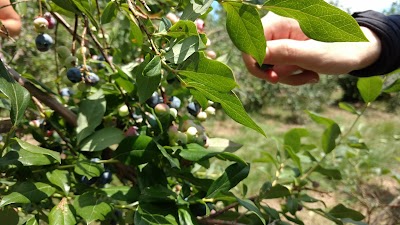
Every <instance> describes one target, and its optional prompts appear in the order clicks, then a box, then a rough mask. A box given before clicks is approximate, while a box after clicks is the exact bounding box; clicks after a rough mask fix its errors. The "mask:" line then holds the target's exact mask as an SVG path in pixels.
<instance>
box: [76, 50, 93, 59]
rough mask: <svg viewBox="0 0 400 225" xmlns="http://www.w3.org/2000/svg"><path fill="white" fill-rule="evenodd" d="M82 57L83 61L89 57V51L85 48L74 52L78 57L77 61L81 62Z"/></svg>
mask: <svg viewBox="0 0 400 225" xmlns="http://www.w3.org/2000/svg"><path fill="white" fill-rule="evenodd" d="M83 56H85V59H87V58H89V57H90V51H89V49H88V48H86V47H80V48H78V49H77V50H76V57H78V59H79V60H83Z"/></svg>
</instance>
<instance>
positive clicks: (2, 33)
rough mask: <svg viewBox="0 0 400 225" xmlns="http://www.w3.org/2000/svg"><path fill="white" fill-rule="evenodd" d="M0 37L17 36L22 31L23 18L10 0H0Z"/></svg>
mask: <svg viewBox="0 0 400 225" xmlns="http://www.w3.org/2000/svg"><path fill="white" fill-rule="evenodd" d="M0 22H1V23H0V37H6V36H11V37H15V36H17V35H18V34H19V33H20V32H21V25H22V24H21V18H20V16H19V15H18V14H17V12H15V10H14V8H13V7H12V6H11V3H10V0H0Z"/></svg>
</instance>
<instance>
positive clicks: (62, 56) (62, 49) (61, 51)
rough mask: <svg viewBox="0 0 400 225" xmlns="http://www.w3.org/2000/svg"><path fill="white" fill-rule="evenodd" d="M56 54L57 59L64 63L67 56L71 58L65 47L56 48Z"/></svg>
mask: <svg viewBox="0 0 400 225" xmlns="http://www.w3.org/2000/svg"><path fill="white" fill-rule="evenodd" d="M56 52H57V54H58V57H60V59H61V60H63V61H65V60H66V59H67V58H68V57H69V56H71V51H70V50H69V48H68V47H66V46H58V47H57V48H56Z"/></svg>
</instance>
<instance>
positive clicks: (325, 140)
mask: <svg viewBox="0 0 400 225" xmlns="http://www.w3.org/2000/svg"><path fill="white" fill-rule="evenodd" d="M307 113H308V114H309V116H310V117H311V119H312V120H314V121H315V122H316V123H318V124H321V125H324V126H325V127H326V129H325V131H324V133H323V134H322V149H323V150H324V152H325V153H330V152H331V151H332V150H333V149H335V148H336V139H337V138H338V137H339V135H340V134H341V131H340V127H339V125H338V124H337V123H336V122H335V121H333V120H331V119H328V118H325V117H322V116H320V115H318V114H316V113H312V112H307Z"/></svg>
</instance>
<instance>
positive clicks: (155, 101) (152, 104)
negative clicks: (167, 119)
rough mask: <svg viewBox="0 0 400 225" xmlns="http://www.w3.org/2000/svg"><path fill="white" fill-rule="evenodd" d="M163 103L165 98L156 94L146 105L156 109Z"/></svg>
mask: <svg viewBox="0 0 400 225" xmlns="http://www.w3.org/2000/svg"><path fill="white" fill-rule="evenodd" d="M161 102H163V98H162V97H161V96H159V95H158V93H157V92H154V93H153V94H152V95H151V97H150V98H149V99H147V101H146V103H147V105H149V106H150V107H151V108H154V107H155V106H156V105H157V104H158V103H161Z"/></svg>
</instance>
